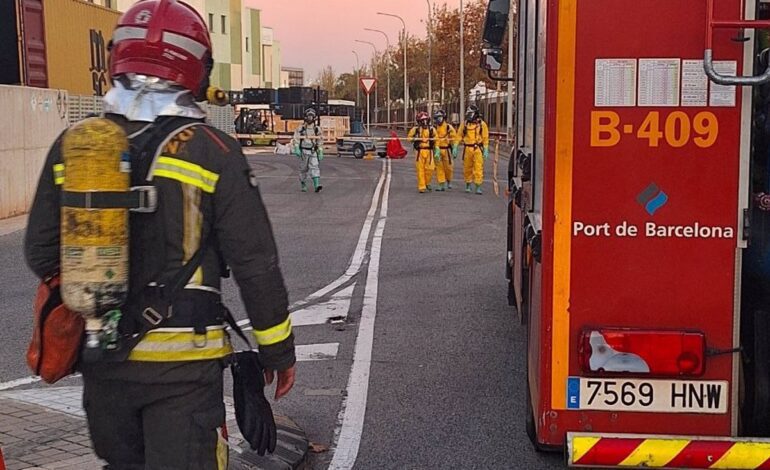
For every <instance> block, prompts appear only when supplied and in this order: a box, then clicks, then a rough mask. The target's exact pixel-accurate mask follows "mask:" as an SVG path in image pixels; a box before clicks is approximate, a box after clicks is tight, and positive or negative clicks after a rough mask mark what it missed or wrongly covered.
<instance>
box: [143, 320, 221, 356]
mask: <svg viewBox="0 0 770 470" xmlns="http://www.w3.org/2000/svg"><path fill="white" fill-rule="evenodd" d="M232 352H233V348H232V346H231V345H230V338H229V337H228V336H227V334H226V333H225V328H224V326H210V327H208V328H207V331H206V334H205V335H196V334H195V333H194V332H193V329H192V328H158V329H155V330H150V331H149V332H148V333H147V334H146V335H145V336H144V338H142V340H141V341H140V342H139V344H137V345H136V347H135V348H134V349H133V350H132V351H131V354H130V355H129V356H128V359H129V360H130V361H145V362H175V361H201V360H207V359H220V358H222V357H225V356H227V355H229V354H231V353H232Z"/></svg>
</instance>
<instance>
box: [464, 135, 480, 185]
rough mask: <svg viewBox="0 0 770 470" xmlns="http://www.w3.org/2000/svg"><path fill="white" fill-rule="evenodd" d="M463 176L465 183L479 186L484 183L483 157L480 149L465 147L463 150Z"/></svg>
mask: <svg viewBox="0 0 770 470" xmlns="http://www.w3.org/2000/svg"><path fill="white" fill-rule="evenodd" d="M463 176H465V183H466V184H467V183H475V184H476V185H477V186H480V185H481V183H483V182H484V155H483V153H482V152H481V147H473V146H470V145H467V146H465V147H464V148H463Z"/></svg>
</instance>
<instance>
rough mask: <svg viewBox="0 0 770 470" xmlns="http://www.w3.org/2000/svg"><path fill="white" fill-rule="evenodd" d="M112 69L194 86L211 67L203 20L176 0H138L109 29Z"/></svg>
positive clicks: (199, 83) (115, 72)
mask: <svg viewBox="0 0 770 470" xmlns="http://www.w3.org/2000/svg"><path fill="white" fill-rule="evenodd" d="M111 45H112V48H111V50H110V75H111V76H112V77H116V76H118V75H122V74H126V73H136V74H141V75H150V76H153V77H158V78H162V79H165V80H171V81H173V82H175V83H178V84H179V85H181V86H183V87H184V88H186V89H188V90H191V91H193V92H197V91H198V90H199V88H200V87H201V84H202V83H203V81H204V79H205V78H206V77H207V76H208V75H209V73H210V72H211V66H212V58H211V54H212V49H211V37H210V36H209V32H208V29H207V28H206V22H205V21H204V20H203V18H201V16H200V15H199V14H198V13H197V12H196V11H195V10H194V9H193V8H192V7H191V6H189V5H187V4H186V3H183V2H179V1H177V0H140V1H139V2H137V3H135V4H134V5H133V6H131V8H129V9H128V10H127V11H126V12H125V13H124V14H123V16H121V17H120V19H119V20H118V25H117V27H116V28H115V32H114V33H113V35H112V43H111Z"/></svg>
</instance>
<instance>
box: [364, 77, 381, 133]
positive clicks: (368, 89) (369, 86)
mask: <svg viewBox="0 0 770 470" xmlns="http://www.w3.org/2000/svg"><path fill="white" fill-rule="evenodd" d="M376 84H377V79H376V78H372V77H361V79H360V85H361V88H363V90H364V93H366V133H367V134H369V135H371V133H372V129H371V111H372V109H371V105H370V96H371V94H372V90H374V87H375V85H376Z"/></svg>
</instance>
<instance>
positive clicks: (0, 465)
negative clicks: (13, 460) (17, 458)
mask: <svg viewBox="0 0 770 470" xmlns="http://www.w3.org/2000/svg"><path fill="white" fill-rule="evenodd" d="M0 470H5V459H4V458H3V449H0Z"/></svg>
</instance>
